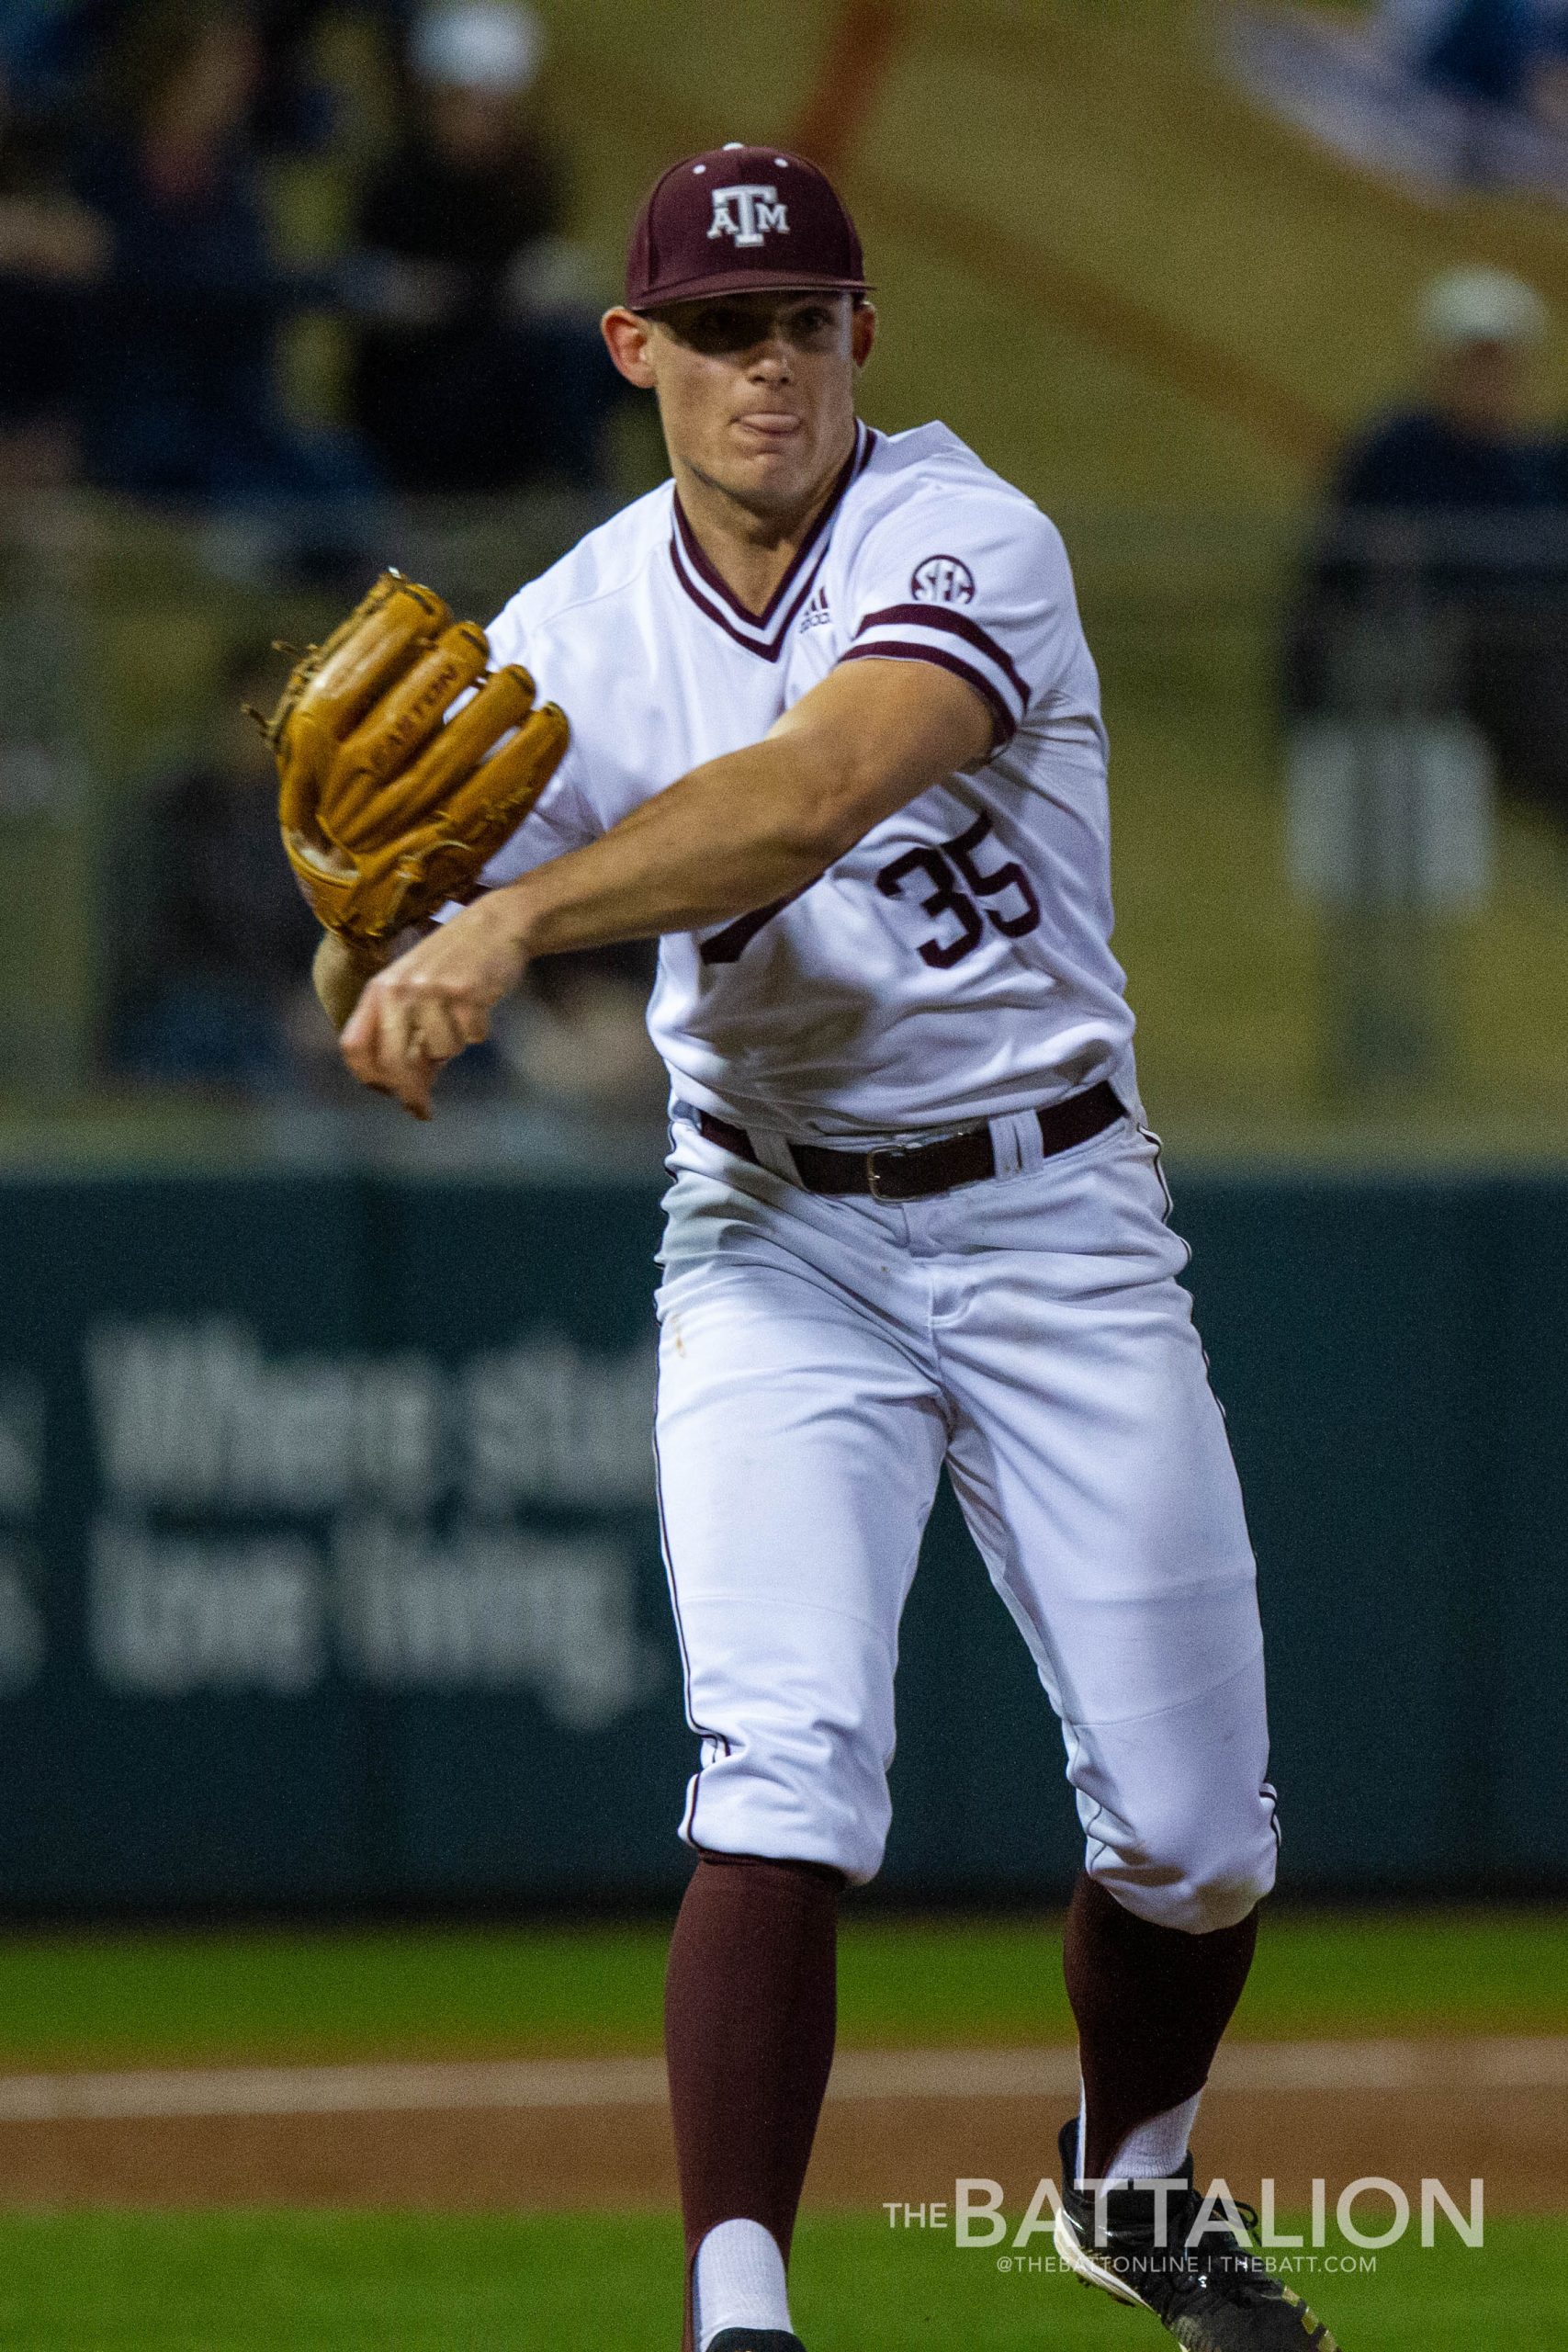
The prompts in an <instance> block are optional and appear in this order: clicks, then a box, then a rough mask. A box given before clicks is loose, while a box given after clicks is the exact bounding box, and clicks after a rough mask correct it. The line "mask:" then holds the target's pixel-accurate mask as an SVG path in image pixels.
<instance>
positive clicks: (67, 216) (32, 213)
mask: <svg viewBox="0 0 1568 2352" xmlns="http://www.w3.org/2000/svg"><path fill="white" fill-rule="evenodd" d="M106 254H107V240H106V238H105V235H104V232H103V230H102V228H101V226H100V225H99V223H98V221H97V220H96V219H95V217H94V216H93V214H92V213H90V212H88V211H87V210H86V209H85V207H84V206H82V205H81V204H79V203H78V202H76V200H75V199H74V198H73V197H72V195H71V194H70V192H69V189H68V188H67V187H66V185H65V181H64V176H63V173H62V166H61V161H60V157H59V153H58V149H57V146H56V143H55V142H54V141H52V140H51V137H50V136H49V134H48V132H47V131H46V130H45V129H44V127H43V126H42V125H41V124H35V123H29V122H28V121H27V120H26V119H21V118H19V117H18V116H17V115H16V114H15V113H14V112H12V111H10V110H9V109H8V108H7V105H6V91H5V89H4V86H3V85H0V478H3V479H4V480H6V481H8V482H10V483H12V484H17V483H18V482H38V481H51V480H59V479H61V478H62V477H63V476H64V475H65V474H66V473H68V472H69V471H70V469H71V467H72V464H73V450H74V441H73V424H72V415H73V401H74V397H75V392H76V371H75V365H74V361H75V354H76V351H77V349H78V347H79V343H80V339H81V334H82V327H83V302H84V299H85V292H84V289H85V288H86V287H87V286H88V285H90V284H91V283H92V281H93V280H94V279H95V278H96V277H97V276H98V275H99V274H100V273H101V271H102V269H103V266H104V263H105V259H106Z"/></svg>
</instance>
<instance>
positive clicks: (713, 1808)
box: [682, 1733, 891, 1886]
mask: <svg viewBox="0 0 1568 2352" xmlns="http://www.w3.org/2000/svg"><path fill="white" fill-rule="evenodd" d="M890 1820H891V1806H890V1804H889V1801H888V1793H887V1780H886V1772H885V1770H883V1769H882V1768H881V1765H880V1762H879V1760H878V1759H876V1758H873V1757H871V1756H869V1755H868V1754H867V1753H866V1752H865V1751H864V1749H863V1747H861V1745H860V1744H858V1743H855V1742H852V1741H847V1740H828V1739H825V1738H823V1737H822V1736H821V1735H820V1733H818V1737H817V1738H816V1739H814V1740H813V1741H811V1742H810V1743H808V1744H797V1743H795V1742H790V1741H786V1740H765V1739H760V1738H755V1737H754V1738H752V1739H750V1740H748V1741H746V1742H743V1743H742V1742H737V1743H735V1744H734V1745H733V1746H730V1747H727V1748H724V1749H717V1750H710V1751H705V1756H704V1763H703V1769H702V1770H701V1771H700V1772H699V1773H698V1774H697V1777H696V1779H695V1780H694V1781H693V1782H692V1784H691V1787H690V1789H689V1791H688V1794H687V1805H686V1815H685V1819H684V1822H683V1823H682V1837H683V1838H685V1839H686V1841H687V1843H688V1844H691V1845H695V1846H697V1847H700V1848H711V1849H716V1850H717V1851H720V1852H725V1853H731V1854H757V1855H761V1856H764V1857H768V1856H788V1857H789V1858H790V1859H792V1860H800V1861H810V1862H818V1863H821V1864H824V1865H826V1866H827V1867H828V1868H829V1869H831V1870H835V1871H840V1872H841V1873H842V1875H843V1877H844V1878H845V1879H846V1880H847V1881H848V1882H849V1883H850V1884H851V1885H852V1886H863V1885H864V1884H865V1883H866V1882H867V1881H868V1880H870V1879H874V1877H875V1876H876V1873H877V1871H879V1870H880V1869H881V1868H882V1856H883V1851H884V1849H885V1847H886V1842H887V1831H888V1826H889V1824H890Z"/></svg>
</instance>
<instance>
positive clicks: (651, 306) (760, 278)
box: [627, 269, 875, 311]
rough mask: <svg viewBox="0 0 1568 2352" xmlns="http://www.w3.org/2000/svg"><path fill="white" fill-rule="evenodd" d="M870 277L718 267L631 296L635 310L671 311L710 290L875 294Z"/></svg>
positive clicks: (749, 292)
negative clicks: (652, 292)
mask: <svg viewBox="0 0 1568 2352" xmlns="http://www.w3.org/2000/svg"><path fill="white" fill-rule="evenodd" d="M874 291H875V288H874V287H873V285H872V282H871V280H870V278H869V277H820V276H818V277H813V276H812V275H811V273H810V271H809V270H802V271H800V272H799V273H798V274H793V273H791V274H781V275H780V276H779V277H771V276H769V275H767V274H766V273H765V272H763V271H762V270H760V269H716V270H713V271H711V272H709V273H707V274H706V275H705V276H704V277H689V278H687V279H686V280H685V281H684V282H683V283H682V284H681V285H679V286H661V287H660V289H659V292H658V294H657V295H655V296H653V297H652V298H650V299H649V300H644V301H641V302H634V301H632V300H631V298H630V297H629V296H628V297H627V307H628V308H629V309H631V310H634V311H670V310H673V309H674V307H675V305H676V304H677V303H678V302H700V301H702V300H703V299H704V298H705V296H706V295H709V294H871V293H874Z"/></svg>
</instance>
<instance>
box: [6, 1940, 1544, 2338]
mask: <svg viewBox="0 0 1568 2352" xmlns="http://www.w3.org/2000/svg"><path fill="white" fill-rule="evenodd" d="M663 1950H664V1929H663V1928H662V1926H661V1925H660V1924H658V1923H646V1924H637V1925H631V1926H626V1927H612V1926H591V1927H579V1928H485V1929H472V1928H429V1929H423V1930H417V1929H411V1930H376V1931H367V1930H357V1929H355V1930H350V1929H344V1930H340V1931H319V1932H317V1931H291V1932H284V1931H276V1932H268V1931H264V1930H255V1931H246V1932H215V1933H210V1934H192V1933H175V1932H162V1931H161V1932H146V1933H115V1934H108V1933H102V1934H66V1933H51V1934H32V1935H24V1934H14V1935H12V1936H11V1937H10V1938H9V1939H7V1940H6V1943H5V1945H4V1946H3V1947H0V2072H6V2073H15V2072H18V2071H24V2070H26V2069H28V2068H39V2067H47V2068H59V2067H73V2066H92V2065H104V2064H202V2063H209V2062H211V2061H214V2060H221V2059H226V2058H227V2059H238V2060H248V2061H252V2062H254V2061H258V2060H267V2059H278V2060H284V2059H293V2060H300V2059H310V2058H319V2059H326V2058H351V2057H374V2056H381V2057H389V2056H397V2055H412V2054H417V2053H421V2052H429V2053H436V2052H439V2053H441V2054H445V2055H461V2054H464V2053H480V2052H562V2053H565V2052H598V2053H609V2052H629V2051H639V2050H650V2049H652V2048H653V2047H655V2046H656V2043H657V2037H658V2023H659V2007H660V1979H661V1974H662V1963H663ZM1238 2030H1240V2031H1241V2032H1242V2033H1244V2034H1246V2035H1247V2036H1250V2037H1253V2038H1265V2037H1269V2036H1295V2035H1303V2036H1304V2035H1329V2036H1335V2035H1338V2036H1347V2035H1350V2036H1355V2035H1367V2034H1379V2033H1388V2034H1398V2033H1413V2034H1420V2033H1436V2032H1445V2031H1447V2032H1465V2031H1481V2030H1487V2031H1490V2032H1494V2033H1495V2032H1509V2031H1514V2032H1520V2033H1551V2032H1561V2031H1563V2030H1568V1916H1559V1915H1557V1914H1554V1913H1550V1912H1545V1911H1529V1910H1519V1911H1515V1912H1501V1911H1496V1912H1493V1911H1484V1912H1483V1911H1480V1910H1473V1911H1444V1912H1432V1913H1427V1914H1406V1915H1388V1916H1360V1915H1345V1916H1337V1915H1333V1914H1323V1915H1292V1914H1291V1913H1289V1912H1282V1913H1280V1915H1279V1916H1278V1917H1275V1918H1274V1919H1273V1920H1271V1921H1270V1923H1269V1930H1268V1933H1267V1935H1266V1937H1265V1939H1264V1942H1263V1946H1262V1950H1261V1955H1260V1959H1259V1962H1258V1970H1257V1973H1256V1975H1255V1978H1254V1982H1253V1985H1252V1987H1251V1989H1250V1990H1249V1992H1248V1995H1247V2002H1246V2005H1245V2007H1244V2010H1243V2013H1242V2016H1241V2018H1240V2019H1239V2021H1238ZM1070 2033H1071V2023H1070V2018H1069V2017H1068V2014H1067V2010H1066V2003H1065V2000H1064V1998H1063V1996H1062V1993H1061V1989H1060V1976H1059V1968H1058V1962H1057V1923H1056V1922H1055V1920H1050V1919H1042V1920H1040V1921H1030V1920H1026V1919H1021V1918H1007V1919H992V1920H984V1919H938V1920H924V1921H921V1920H913V1921H907V1920H900V1919H896V1918H891V1917H875V1916H871V1917H863V1918H861V1919H859V1920H856V1919H853V1918H852V1919H851V1922H850V1924H849V1926H848V1928H847V1930H846V1933H845V1936H844V1939H843V1956H842V1968H841V2041H842V2042H843V2043H844V2044H845V2045H855V2044H860V2045H863V2046H865V2045H878V2044H881V2045H885V2046H919V2045H920V2044H928V2045H938V2046H940V2045H949V2044H953V2043H958V2042H972V2043H986V2042H994V2043H1001V2044H1010V2043H1017V2042H1021V2041H1062V2040H1066V2039H1068V2038H1069V2037H1070ZM409 2128H410V2129H411V2130H417V2129H419V2128H420V2127H419V2125H418V2123H417V2121H414V2120H411V2122H410V2126H409ZM1044 2244H1045V2242H1044V2241H1039V2242H1037V2243H1036V2245H1035V2246H1034V2247H1033V2248H1032V2249H1031V2251H1032V2252H1037V2253H1040V2254H1041V2256H1042V2259H1043V2260H1044V2259H1048V2256H1047V2255H1046V2254H1045V2252H1044ZM1336 2250H1337V2249H1336V2247H1335V2246H1334V2245H1330V2247H1329V2248H1328V2249H1327V2251H1328V2253H1330V2254H1333V2253H1335V2252H1336ZM1011 2258H1012V2256H1010V2259H1011ZM678 2273H679V2239H678V2232H677V2228H676V2224H675V2222H674V2219H673V2217H672V2216H668V2217H667V2216H663V2215H660V2214H659V2213H652V2214H649V2213H648V2212H643V2213H640V2214H637V2215H626V2216H615V2215H604V2214H599V2215H593V2216H587V2215H581V2214H572V2213H569V2214H565V2215H559V2214H552V2215H544V2214H536V2215H525V2214H519V2215H516V2216H510V2215H494V2214H489V2215H484V2214H480V2215H463V2214H455V2213H444V2214H441V2215H435V2214H423V2213H400V2212H391V2213H375V2212H355V2213H346V2212H333V2211H311V2212H299V2211H287V2210H281V2211H265V2212H258V2211H200V2212H175V2213H160V2214H152V2213H143V2212H137V2211H92V2210H87V2211H62V2212H49V2211H42V2212H36V2213H35V2212H28V2213H25V2214H24V2213H19V2212H12V2213H9V2214H6V2215H3V2216H0V2352H100V2348H101V2352H111V2347H112V2352H261V2347H263V2346H265V2347H267V2352H315V2347H321V2352H325V2347H328V2346H332V2347H333V2352H349V2348H351V2347H356V2346H378V2347H385V2352H435V2347H441V2352H457V2347H464V2352H489V2347H494V2352H522V2347H525V2346H526V2347H536V2346H537V2347H541V2348H542V2347H548V2352H672V2347H673V2345H674V2343H675V2341H676V2335H677V2318H676V2312H675V2297H676V2294H677V2292H678V2288H677V2284H676V2282H677V2279H678ZM1295 2283H1297V2284H1298V2285H1300V2286H1302V2287H1303V2290H1305V2291H1306V2292H1307V2293H1308V2295H1309V2299H1314V2300H1315V2301H1317V2302H1318V2303H1319V2304H1320V2305H1321V2306H1322V2307H1323V2308H1324V2310H1325V2312H1326V2313H1327V2316H1328V2317H1329V2320H1330V2323H1331V2324H1332V2325H1333V2327H1334V2329H1335V2331H1336V2334H1337V2335H1338V2336H1339V2338H1340V2341H1341V2342H1342V2344H1344V2345H1345V2346H1348V2347H1349V2352H1394V2347H1410V2352H1415V2347H1416V2346H1420V2347H1422V2352H1438V2347H1443V2352H1524V2347H1527V2346H1528V2347H1529V2348H1530V2352H1552V2347H1558V2346H1562V2347H1568V2222H1553V2221H1551V2220H1530V2221H1522V2220H1517V2219H1510V2218H1508V2217H1506V2216H1489V2217H1488V2228H1487V2242H1486V2245H1485V2246H1484V2247H1483V2248H1482V2249H1479V2250H1475V2251H1468V2250H1466V2249H1465V2248H1463V2247H1462V2246H1461V2245H1458V2244H1457V2243H1456V2242H1455V2241H1454V2239H1453V2238H1452V2237H1451V2235H1444V2236H1440V2237H1439V2240H1438V2245H1436V2247H1434V2248H1433V2249H1431V2250H1429V2251H1423V2250H1422V2249H1420V2248H1419V2247H1418V2246H1416V2245H1414V2244H1413V2243H1410V2244H1405V2245H1401V2246H1399V2247H1397V2248H1394V2249H1393V2250H1392V2251H1389V2252H1386V2253H1384V2254H1382V2256H1380V2257H1379V2259H1378V2264H1377V2268H1376V2271H1375V2273H1374V2274H1373V2275H1371V2276H1354V2277H1342V2276H1336V2277H1334V2278H1321V2277H1320V2278H1318V2279H1316V2280H1312V2279H1306V2278H1297V2279H1296V2281H1295ZM795 2295H796V2309H795V2316H796V2319H797V2322H798V2324H800V2325H801V2327H802V2329H803V2331H804V2333H805V2336H806V2340H807V2344H808V2345H809V2346H810V2352H923V2348H924V2347H927V2346H930V2347H933V2352H934V2347H937V2346H942V2347H944V2352H959V2347H964V2352H967V2347H991V2346H995V2347H998V2352H1006V2348H1007V2347H1011V2346H1019V2347H1022V2346H1052V2347H1055V2352H1099V2347H1100V2346H1125V2347H1127V2352H1135V2346H1137V2345H1138V2344H1139V2343H1141V2342H1142V2343H1147V2344H1149V2345H1150V2346H1151V2347H1152V2346H1153V2345H1154V2344H1156V2343H1157V2342H1159V2341H1162V2340H1167V2339H1163V2338H1161V2337H1160V2336H1159V2335H1157V2334H1156V2331H1155V2329H1154V2327H1153V2325H1152V2324H1150V2323H1146V2322H1145V2321H1143V2320H1141V2319H1139V2318H1138V2317H1137V2316H1136V2315H1134V2314H1129V2313H1126V2312H1122V2311H1119V2310H1118V2309H1116V2308H1115V2307H1114V2306H1112V2305H1111V2304H1109V2303H1106V2302H1102V2301H1100V2299H1098V2298H1093V2297H1090V2296H1089V2295H1088V2294H1085V2293H1083V2292H1082V2291H1081V2290H1078V2289H1077V2287H1076V2286H1074V2285H1072V2284H1071V2283H1070V2282H1068V2281H1066V2280H1064V2279H1062V2278H1059V2277H1057V2276H1055V2275H1053V2274H1052V2273H1051V2272H1050V2271H1048V2270H1042V2271H1041V2272H1039V2273H1029V2272H1020V2271H1017V2270H1010V2271H1009V2272H1007V2273H1005V2274H1003V2273H1002V2272H1001V2271H1000V2270H999V2268H998V2254H997V2252H995V2251H987V2250H982V2249H961V2248H959V2247H958V2246H956V2245H954V2243H953V2238H952V2236H951V2234H944V2235H933V2234H922V2233H919V2231H906V2230H902V2229H900V2230H897V2231H895V2230H893V2229H891V2228H890V2227H889V2226H888V2224H887V2222H886V2220H885V2218H884V2217H883V2216H881V2215H878V2214H868V2215H865V2216H861V2215H856V2214H853V2213H847V2214H846V2213H829V2212H815V2213H814V2212H811V2211H807V2215H806V2217H805V2219H804V2220H803V2222H802V2226H801V2232H800V2236H799V2240H798V2243H797V2258H796V2261H795Z"/></svg>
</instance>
